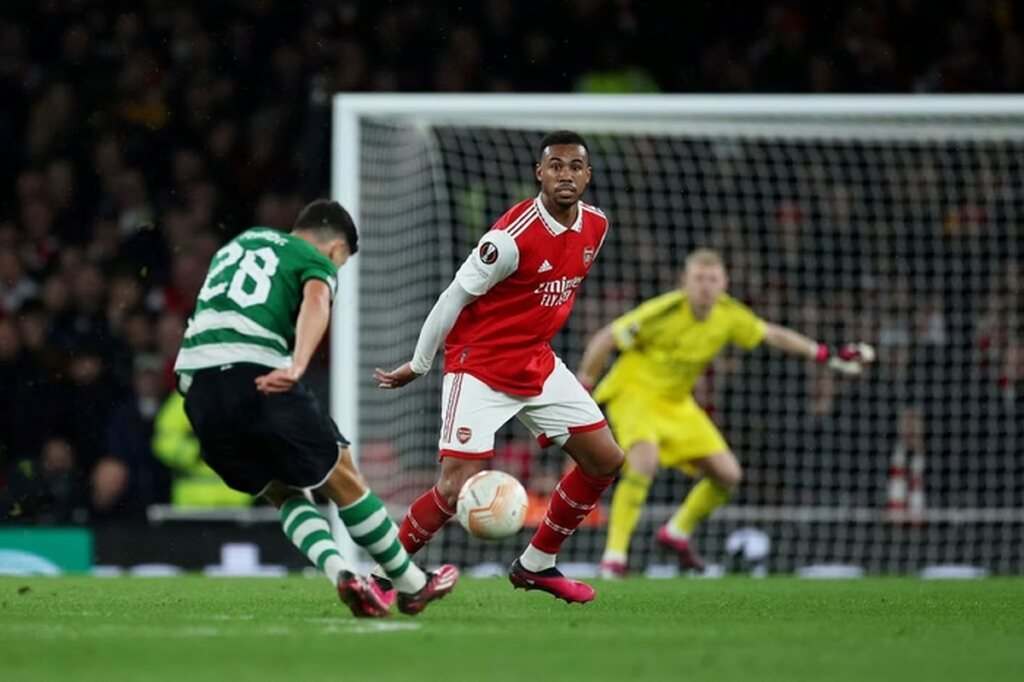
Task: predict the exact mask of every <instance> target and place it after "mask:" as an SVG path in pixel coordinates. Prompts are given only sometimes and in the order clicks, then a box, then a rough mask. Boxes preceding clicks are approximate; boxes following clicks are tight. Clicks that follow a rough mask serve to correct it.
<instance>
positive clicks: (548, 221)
mask: <svg viewBox="0 0 1024 682" xmlns="http://www.w3.org/2000/svg"><path fill="white" fill-rule="evenodd" d="M540 197H541V195H539V194H538V195H537V198H536V199H534V200H533V203H534V205H535V206H536V207H537V213H538V214H539V215H540V219H541V220H543V221H544V225H545V226H546V227H547V228H548V231H550V232H551V234H553V235H555V236H556V237H557V236H558V235H560V234H562V233H563V232H565V231H566V230H572V231H573V232H580V231H582V230H583V204H581V203H580V202H579V201H577V202H576V220H575V222H573V224H572V225H570V226H569V227H566V226H565V225H563V224H562V223H560V222H558V221H557V220H555V218H554V216H552V215H551V214H550V213H548V209H547V208H546V207H545V206H544V201H543V200H542V199H541V198H540Z"/></svg>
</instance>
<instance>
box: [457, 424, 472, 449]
mask: <svg viewBox="0 0 1024 682" xmlns="http://www.w3.org/2000/svg"><path fill="white" fill-rule="evenodd" d="M455 437H456V438H458V439H459V442H460V443H462V444H463V445H465V444H466V443H468V442H469V439H470V438H472V437H473V431H472V430H471V429H470V428H469V427H468V426H460V427H459V428H458V430H456V431H455Z"/></svg>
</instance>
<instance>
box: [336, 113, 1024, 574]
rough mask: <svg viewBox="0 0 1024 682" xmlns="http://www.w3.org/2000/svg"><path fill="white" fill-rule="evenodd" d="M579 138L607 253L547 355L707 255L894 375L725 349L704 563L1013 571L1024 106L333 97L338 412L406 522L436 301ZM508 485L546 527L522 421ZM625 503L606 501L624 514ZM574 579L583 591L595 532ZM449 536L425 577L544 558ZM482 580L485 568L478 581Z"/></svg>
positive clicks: (432, 392)
mask: <svg viewBox="0 0 1024 682" xmlns="http://www.w3.org/2000/svg"><path fill="white" fill-rule="evenodd" d="M560 128H574V129H577V130H579V131H580V132H582V133H583V134H584V135H585V136H586V137H587V139H588V142H589V145H590V149H591V155H592V165H593V169H594V176H593V182H592V184H591V187H590V189H589V190H588V193H587V197H586V198H587V200H589V201H590V202H592V203H594V204H596V205H597V206H599V207H601V208H602V209H603V210H604V211H605V212H606V213H607V214H608V215H609V218H610V220H611V231H610V234H609V236H608V238H607V241H606V243H605V245H604V248H603V250H602V252H601V254H600V255H599V257H598V261H597V263H596V265H595V267H594V269H593V270H592V271H591V276H590V277H589V279H588V280H587V281H586V282H585V283H584V284H583V285H582V287H581V289H580V292H579V296H578V298H577V303H576V306H575V309H574V311H573V313H572V315H571V317H570V319H569V322H568V324H567V325H566V327H565V329H564V331H563V332H562V333H561V334H560V335H559V336H558V337H557V338H556V339H555V341H554V347H555V350H556V352H557V353H558V354H559V355H560V356H561V357H562V358H563V359H564V360H565V361H566V363H567V364H568V365H569V366H570V367H576V366H577V364H578V362H579V359H580V355H581V352H582V350H583V348H584V345H585V343H586V341H587V338H588V336H589V335H590V334H591V333H593V332H594V331H595V330H597V329H598V328H600V327H601V326H603V325H605V324H607V323H608V322H610V321H611V320H613V319H614V318H615V317H616V316H618V315H620V314H621V313H623V312H625V311H627V310H629V309H630V308H632V307H633V306H635V305H636V304H638V303H639V302H641V301H643V300H645V299H647V298H650V297H652V296H655V295H657V294H660V293H663V292H666V291H668V290H671V289H673V288H674V287H676V286H678V280H679V275H680V271H681V268H682V264H683V260H684V258H685V256H686V254H687V253H688V252H689V251H691V250H692V249H694V248H697V247H710V248H713V249H716V250H718V251H719V252H720V253H721V254H722V255H723V257H724V258H725V261H726V264H727V267H728V271H729V276H730V280H731V284H730V291H731V293H732V294H733V295H734V296H736V297H737V298H739V299H740V300H742V301H744V302H746V303H747V304H749V305H750V306H751V307H752V308H753V309H754V310H755V311H756V312H757V313H758V314H759V315H760V316H761V317H763V318H764V319H766V320H769V321H773V322H778V323H781V324H785V325H787V326H791V327H793V328H795V329H797V330H800V331H802V332H804V333H806V334H808V335H809V336H812V337H814V338H816V339H819V340H821V341H823V342H826V343H842V342H846V341H866V342H869V343H872V344H874V345H875V347H876V348H877V351H878V362H877V364H876V365H875V366H873V367H872V368H871V369H870V371H869V372H868V373H867V375H866V376H865V377H863V378H862V379H859V380H846V379H843V378H840V377H838V376H836V375H834V374H831V373H829V372H828V371H826V370H823V369H821V368H819V367H817V366H814V365H813V364H811V363H808V362H804V361H801V360H798V359H794V358H791V357H787V356H785V355H783V354H782V353H780V352H777V351H773V350H771V349H769V348H767V347H761V348H759V349H757V350H755V351H753V352H750V353H743V352H737V351H729V352H726V353H725V354H723V355H722V356H721V358H719V360H718V361H716V362H715V363H714V364H713V365H712V366H710V367H709V369H708V371H707V372H706V374H705V375H704V377H703V378H702V380H701V382H700V383H699V385H698V387H697V389H696V392H695V393H696V397H697V399H698V401H699V402H700V404H701V405H702V406H704V408H705V409H706V410H707V411H708V412H709V414H710V415H711V416H712V418H713V419H714V421H715V422H716V423H717V424H718V426H719V427H720V429H721V431H722V433H723V435H724V436H725V438H726V440H727V441H728V442H729V444H730V445H731V447H732V449H733V451H734V452H735V453H736V454H737V456H738V458H739V460H740V462H741V463H742V464H743V467H744V470H745V478H744V481H743V482H742V484H741V485H740V487H739V489H738V490H737V492H736V493H735V495H734V497H733V498H732V499H731V500H730V502H729V503H728V505H727V506H726V507H723V508H721V509H719V510H718V511H717V512H716V513H715V514H714V515H713V516H712V517H711V518H710V519H708V520H707V521H706V522H705V523H703V524H702V526H701V527H700V528H699V529H698V531H697V534H696V536H695V539H694V541H695V543H696V547H697V548H699V550H700V551H701V553H702V554H703V555H704V556H705V557H706V558H707V559H708V560H709V561H711V562H714V563H716V564H718V565H719V566H720V567H721V568H722V569H724V570H728V571H755V572H764V571H767V572H771V573H775V572H793V571H800V572H810V573H814V572H823V573H829V572H838V573H843V572H849V573H851V574H856V573H858V572H860V571H868V572H920V571H925V570H929V571H933V572H939V573H941V572H942V571H944V570H946V571H951V572H954V573H955V572H956V571H957V570H959V569H957V568H956V567H962V568H963V570H965V571H968V572H970V571H971V570H980V571H983V572H994V573H1020V572H1022V571H1024V543H1022V542H1021V540H1022V539H1024V511H1022V508H1024V439H1022V428H1024V309H1022V303H1021V301H1022V298H1021V288H1022V286H1024V265H1022V264H1024V247H1022V245H1021V244H1022V239H1024V234H1022V228H1021V224H1022V221H1024V99H1017V98H998V97H992V98H962V99H958V98H935V99H927V98H858V97H823V98H786V97H757V98H750V97H658V98H630V97H605V98H586V97H572V96H554V97H543V96H542V97H537V96H521V97H517V96H502V97H471V96H454V97H449V98H445V97H427V96H409V97H401V96H354V95H339V96H338V99H337V101H336V103H335V129H336V137H335V167H334V182H335V196H336V197H337V198H339V199H341V200H342V201H343V203H346V204H348V205H350V206H351V207H352V208H353V209H354V210H355V214H356V216H357V221H358V225H359V229H360V234H361V240H360V252H359V256H358V258H357V259H356V260H355V262H354V267H352V268H351V271H349V272H348V273H346V270H347V268H346V269H343V271H342V282H341V286H342V287H343V288H344V287H346V286H347V287H348V291H347V293H346V294H344V295H346V296H348V297H349V298H347V299H344V300H343V301H342V302H341V303H339V304H338V306H337V307H336V310H335V314H336V316H337V318H338V320H337V322H336V323H335V324H336V327H337V328H336V329H335V330H334V345H333V348H334V358H335V363H334V366H333V369H332V376H333V386H334V389H333V400H332V402H333V405H334V413H335V416H336V417H337V418H338V420H339V423H340V425H341V428H342V431H343V432H346V433H351V434H354V435H355V450H356V453H357V456H358V457H359V460H360V463H361V467H362V469H363V471H364V474H365V475H366V478H367V480H368V482H369V483H370V485H371V486H372V487H373V488H374V489H375V490H376V491H377V492H378V493H379V494H381V496H382V497H383V498H384V499H385V500H386V501H387V502H388V504H389V507H390V508H391V510H392V512H393V513H394V515H395V516H396V518H398V517H400V515H401V514H402V513H403V512H404V511H405V508H406V506H407V505H408V503H409V501H410V500H411V499H413V498H414V497H415V496H417V495H418V494H420V493H421V492H423V491H425V490H426V489H427V488H428V487H429V486H430V485H431V484H432V483H433V481H434V480H435V478H436V473H437V453H436V442H437V433H438V428H439V425H440V416H439V415H440V405H439V401H440V384H441V374H442V373H441V371H440V359H439V360H438V364H437V366H436V367H435V370H433V371H432V372H431V373H430V374H428V375H427V376H425V377H424V378H423V379H421V380H419V381H417V382H415V383H414V384H411V385H409V386H408V387H406V388H405V389H403V390H400V391H391V392H385V391H380V390H378V389H376V388H375V386H374V384H373V382H372V380H371V378H370V375H371V373H372V371H373V368H374V367H376V366H381V367H389V368H390V367H393V366H396V365H398V364H399V363H401V362H403V361H405V360H407V359H408V358H409V357H410V355H411V353H412V349H413V347H414V345H415V342H416V338H417V334H418V332H419V329H420V325H421V323H422V322H423V319H424V317H425V316H426V314H427V313H428V311H429V310H430V308H431V306H432V304H433V302H434V300H435V298H436V296H437V294H438V293H439V292H440V291H441V290H442V289H443V288H444V287H445V286H446V285H447V283H448V282H449V281H450V279H451V277H452V275H453V273H454V272H455V270H456V268H457V267H458V265H459V264H460V263H461V261H462V260H463V259H464V258H465V256H466V254H468V253H469V251H470V249H471V248H472V246H473V245H474V244H475V243H476V241H477V239H478V238H479V237H480V235H481V234H482V233H483V231H484V230H486V229H487V228H488V227H489V226H490V224H491V223H492V222H493V221H494V220H495V219H496V218H497V217H498V216H500V215H501V214H502V213H503V212H504V211H505V210H506V209H507V208H508V207H510V206H511V205H512V204H514V203H516V202H518V201H520V200H521V199H523V198H526V197H529V196H532V195H534V194H535V193H536V192H537V187H536V184H535V182H534V179H533V167H534V163H535V160H536V159H535V155H536V147H537V143H538V141H539V140H540V138H541V136H542V135H543V134H544V133H545V132H548V131H550V130H552V129H560ZM496 447H497V452H496V456H495V459H494V462H493V466H494V468H499V469H504V470H507V471H509V472H510V473H512V474H514V475H515V476H517V477H518V478H519V479H520V480H522V481H523V483H524V484H525V485H526V486H527V488H528V489H529V490H530V492H531V497H532V498H533V499H534V503H535V506H536V509H535V510H534V511H535V512H537V514H538V515H539V514H540V513H542V509H543V503H544V500H545V497H546V495H547V494H548V493H549V492H550V491H551V489H552V487H553V485H554V483H555V482H556V481H557V479H558V477H559V475H560V473H561V471H562V468H563V466H564V465H565V458H564V456H563V455H562V454H561V453H560V451H558V450H557V448H549V449H548V450H541V449H540V448H539V447H538V446H537V444H536V443H534V442H533V441H532V440H531V439H530V437H529V434H528V432H526V430H525V429H523V428H522V427H521V426H520V425H518V423H515V422H513V423H511V424H509V425H508V426H507V427H506V428H505V429H503V431H502V432H501V433H500V434H499V437H498V442H497V446H496ZM692 483H693V482H692V481H691V480H689V479H688V478H686V477H685V476H684V475H683V474H681V473H680V472H677V471H672V470H666V471H663V472H661V473H660V474H659V475H658V477H657V479H656V480H655V483H654V485H653V487H652V488H651V492H650V496H649V499H648V505H647V507H646V508H645V511H644V513H643V515H642V518H641V521H640V524H639V526H638V528H637V531H636V534H635V535H634V537H633V542H632V546H631V550H630V568H631V569H632V570H634V571H637V572H641V571H647V572H648V573H650V574H662V573H665V574H671V573H672V571H673V557H671V556H669V555H668V554H666V553H665V552H663V551H661V550H659V549H657V548H656V547H655V546H654V542H653V534H654V531H655V530H656V528H657V526H658V525H659V524H662V523H664V522H665V521H666V520H667V519H668V518H669V517H670V516H671V515H672V513H673V512H674V510H675V509H676V507H677V506H678V505H679V503H680V502H681V501H682V499H683V498H684V496H685V494H686V492H687V491H688V490H689V488H690V487H691V486H692ZM607 502H608V497H606V498H605V500H604V510H606V509H607ZM604 510H603V511H602V512H601V513H595V514H594V515H593V517H592V518H591V519H589V520H588V523H587V525H585V526H584V527H583V528H581V529H580V530H579V531H578V532H577V533H576V535H575V536H574V537H573V538H571V539H570V540H569V541H568V542H567V543H566V546H565V549H564V551H563V554H562V555H561V559H560V561H561V562H562V563H563V564H566V563H576V564H579V566H577V567H576V568H577V569H580V570H582V572H586V568H587V566H589V565H592V564H594V563H596V562H597V560H598V559H599V557H600V554H601V550H602V548H603V545H604V538H605V521H606V513H605V511H604ZM531 532H532V529H531V528H527V529H524V531H523V533H522V534H521V535H520V536H519V537H516V538H514V539H510V540H507V541H504V542H500V543H483V542H481V541H478V540H474V539H472V538H469V537H468V536H467V535H466V534H465V532H463V531H462V529H461V528H460V527H459V526H458V525H457V524H455V523H452V524H450V525H449V526H448V527H447V528H446V529H445V530H444V531H442V533H441V534H439V536H438V537H437V538H436V539H435V541H434V543H433V544H431V545H430V546H429V547H428V548H427V550H425V551H424V553H423V554H422V555H421V556H422V558H423V559H424V560H425V561H426V563H428V564H433V563H437V562H439V561H440V560H441V559H442V558H443V559H444V560H447V561H455V562H457V563H460V564H462V565H464V566H474V565H479V564H488V563H491V562H493V563H494V564H495V565H505V564H507V563H508V561H510V560H511V559H512V558H513V557H514V556H515V554H516V552H518V551H519V550H520V549H521V547H522V546H524V544H525V543H526V542H527V541H528V538H529V536H530V533H531ZM480 570H482V571H486V570H487V568H481V569H480Z"/></svg>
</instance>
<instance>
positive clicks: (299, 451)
mask: <svg viewBox="0 0 1024 682" xmlns="http://www.w3.org/2000/svg"><path fill="white" fill-rule="evenodd" d="M270 371H272V370H271V369H269V368H267V367H263V366H261V365H253V364H248V363H239V364H236V365H225V366H224V367H217V368H212V369H204V370H199V371H197V372H196V373H195V374H194V375H193V378H192V384H191V386H190V387H189V389H188V392H187V393H186V394H185V414H187V415H188V419H189V421H190V422H192V428H193V429H195V432H196V435H197V436H199V445H200V447H201V451H202V456H203V459H204V460H206V463H207V464H209V465H210V468H212V469H213V470H214V471H216V472H217V473H218V474H219V475H220V477H221V478H223V479H224V482H225V483H227V484H228V485H229V486H230V487H232V488H234V489H235V490H239V491H241V492H244V493H249V494H250V495H258V494H260V493H261V492H262V491H263V490H264V489H265V488H266V487H267V485H269V484H270V482H271V481H281V482H282V483H285V484H287V485H289V486H292V487H294V488H314V487H317V486H319V485H320V484H322V483H323V482H324V481H325V480H327V477H328V476H329V475H330V473H331V470H332V469H333V468H334V465H335V464H337V462H338V456H339V455H338V446H339V445H348V441H347V440H345V438H344V436H342V435H341V433H340V432H339V431H338V427H337V425H336V424H335V423H334V420H332V419H331V418H330V417H329V416H328V415H327V413H326V412H324V409H323V407H321V405H320V401H319V400H317V399H316V396H314V395H313V392H312V391H310V390H309V389H308V388H306V387H305V386H303V385H302V384H298V385H296V386H295V387H294V388H293V389H292V390H290V391H288V392H287V393H275V394H273V395H263V394H262V393H260V392H259V391H257V390H256V383H255V379H256V377H258V376H261V375H263V374H266V373H268V372H270Z"/></svg>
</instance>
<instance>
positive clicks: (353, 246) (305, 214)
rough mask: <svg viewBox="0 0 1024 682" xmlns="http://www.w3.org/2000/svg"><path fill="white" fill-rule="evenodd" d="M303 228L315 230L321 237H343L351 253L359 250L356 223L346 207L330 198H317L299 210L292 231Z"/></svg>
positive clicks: (310, 230) (304, 229) (353, 253)
mask: <svg viewBox="0 0 1024 682" xmlns="http://www.w3.org/2000/svg"><path fill="white" fill-rule="evenodd" d="M296 230H303V231H306V232H313V233H315V234H317V236H318V237H320V238H321V239H333V238H335V237H343V238H344V239H345V242H346V243H347V244H348V250H349V253H351V254H352V255H355V253H356V252H357V251H358V250H359V233H358V232H357V231H356V223H355V221H354V220H352V216H351V215H349V212H348V211H346V210H345V207H344V206H342V205H341V204H339V203H338V202H337V201H331V200H330V199H317V200H316V201H313V202H310V203H309V204H307V205H306V207H305V208H304V209H302V210H301V211H299V216H298V217H297V218H296V219H295V224H294V225H293V226H292V231H293V232H294V231H296Z"/></svg>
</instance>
